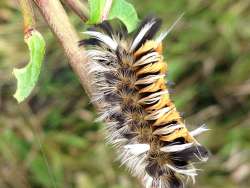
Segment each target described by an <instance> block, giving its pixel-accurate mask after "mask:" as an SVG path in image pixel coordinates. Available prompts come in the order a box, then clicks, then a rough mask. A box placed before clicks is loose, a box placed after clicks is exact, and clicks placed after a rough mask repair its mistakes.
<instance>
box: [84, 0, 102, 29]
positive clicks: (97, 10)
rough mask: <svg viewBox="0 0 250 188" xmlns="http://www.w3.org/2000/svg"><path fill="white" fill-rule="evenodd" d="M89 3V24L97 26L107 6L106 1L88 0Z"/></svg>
mask: <svg viewBox="0 0 250 188" xmlns="http://www.w3.org/2000/svg"><path fill="white" fill-rule="evenodd" d="M88 2H89V9H90V15H89V20H88V23H89V24H96V23H100V22H101V18H102V12H103V8H104V5H105V0H88Z"/></svg>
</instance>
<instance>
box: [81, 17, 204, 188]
mask: <svg viewBox="0 0 250 188" xmlns="http://www.w3.org/2000/svg"><path fill="white" fill-rule="evenodd" d="M160 25H161V20H160V19H158V18H147V19H145V20H144V21H143V22H142V23H141V25H140V27H139V28H138V31H137V32H136V33H135V34H134V37H130V36H129V35H128V34H127V32H126V31H125V30H124V29H122V28H121V29H120V30H119V31H114V30H113V28H112V27H111V25H110V24H109V23H108V22H103V23H102V24H99V25H98V26H97V27H96V28H95V29H94V30H89V31H86V32H84V33H85V34H87V35H89V36H90V37H89V38H88V39H85V40H82V41H80V45H86V46H89V49H88V51H87V55H88V57H89V59H90V61H89V62H88V65H87V67H88V69H89V78H90V79H91V83H93V86H94V88H95V89H94V90H95V93H94V94H93V96H92V100H93V101H95V102H98V104H99V106H101V108H100V113H101V115H100V119H102V120H104V121H105V122H106V123H107V138H108V141H109V142H110V143H111V144H113V145H114V146H115V147H116V148H117V150H118V152H119V155H120V159H121V161H122V164H126V166H128V168H129V169H130V170H131V172H132V173H133V174H134V175H135V176H137V177H139V178H141V179H142V180H143V182H144V184H145V187H147V188H179V187H184V185H183V180H184V178H185V177H191V178H192V179H193V181H194V177H195V176H196V175H197V169H196V168H195V167H194V165H193V163H194V162H195V161H206V160H207V158H208V152H207V150H206V149H205V148H204V147H203V146H201V145H200V144H199V143H198V142H197V141H196V139H195V138H194V136H196V135H198V134H200V133H202V132H204V131H206V130H207V129H206V128H205V127H203V126H202V127H200V128H197V129H196V130H193V131H191V132H189V131H188V130H187V128H186V126H185V124H184V122H183V120H182V118H181V116H180V114H179V112H178V111H177V109H176V107H175V105H174V103H173V102H172V101H171V100H170V96H169V90H168V86H167V83H166V80H165V77H166V71H167V64H166V63H165V62H164V60H163V55H162V40H163V39H164V38H165V37H166V35H167V34H168V33H169V31H170V30H171V28H172V27H171V28H170V29H169V30H167V31H166V32H164V33H162V34H160V35H159V36H158V37H155V35H156V33H157V31H158V30H159V28H160ZM173 25H174V24H173ZM97 30H101V32H99V31H97Z"/></svg>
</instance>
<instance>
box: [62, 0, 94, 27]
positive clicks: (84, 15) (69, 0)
mask: <svg viewBox="0 0 250 188" xmlns="http://www.w3.org/2000/svg"><path fill="white" fill-rule="evenodd" d="M63 2H64V3H65V4H67V5H68V6H69V7H70V8H71V10H72V11H73V12H75V13H76V14H77V15H78V16H79V17H80V18H81V19H82V20H83V21H84V22H86V21H87V20H88V17H89V10H88V8H87V7H86V5H85V4H84V3H83V2H81V1H80V0H64V1H63Z"/></svg>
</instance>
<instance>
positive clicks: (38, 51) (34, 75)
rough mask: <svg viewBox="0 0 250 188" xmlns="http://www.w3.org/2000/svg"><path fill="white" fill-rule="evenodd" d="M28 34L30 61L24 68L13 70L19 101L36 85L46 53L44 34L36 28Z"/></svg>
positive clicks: (26, 40) (26, 39)
mask: <svg viewBox="0 0 250 188" xmlns="http://www.w3.org/2000/svg"><path fill="white" fill-rule="evenodd" d="M27 35H28V36H27V37H25V39H24V41H25V43H26V44H27V45H28V48H29V52H30V61H29V63H28V64H27V65H26V66H25V67H24V68H21V69H14V70H13V73H14V75H15V77H16V79H17V90H16V92H15V94H14V97H15V98H16V99H17V101H18V102H19V103H20V102H22V101H23V100H24V99H25V98H26V97H28V96H29V94H30V93H31V91H32V89H33V88H34V87H35V85H36V82H37V80H38V77H39V74H40V70H41V65H42V62H43V58H44V54H45V41H44V39H43V37H42V35H41V34H40V33H39V32H38V31H36V30H32V31H31V32H29V33H27Z"/></svg>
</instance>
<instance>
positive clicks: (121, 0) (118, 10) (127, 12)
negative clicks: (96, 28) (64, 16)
mask: <svg viewBox="0 0 250 188" xmlns="http://www.w3.org/2000/svg"><path fill="white" fill-rule="evenodd" d="M88 2H89V7H90V19H89V21H88V23H90V24H96V23H100V22H102V21H103V20H102V15H103V14H105V12H104V7H105V3H106V2H107V0H89V1H88ZM114 18H118V19H120V20H121V21H122V22H123V23H124V24H125V25H126V27H127V30H128V32H131V31H133V30H134V29H135V28H136V26H137V24H138V22H139V19H138V17H137V13H136V10H135V8H134V7H133V5H132V4H130V3H128V2H127V1H126V0H114V1H113V3H112V6H111V8H110V11H109V13H108V17H107V19H108V20H111V19H114Z"/></svg>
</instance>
